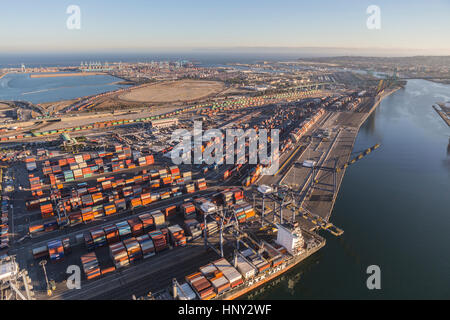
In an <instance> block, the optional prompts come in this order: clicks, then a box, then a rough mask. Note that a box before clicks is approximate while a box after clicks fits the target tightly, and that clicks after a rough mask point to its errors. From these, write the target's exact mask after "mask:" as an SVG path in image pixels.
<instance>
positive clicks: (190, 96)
mask: <svg viewBox="0 0 450 320" xmlns="http://www.w3.org/2000/svg"><path fill="white" fill-rule="evenodd" d="M224 89H225V85H224V84H223V83H222V82H217V81H196V80H181V81H169V82H163V83H157V84H149V85H148V86H145V87H142V88H139V89H136V90H132V91H131V92H128V93H125V94H123V95H120V96H119V99H120V100H125V101H134V102H153V103H158V102H177V101H191V100H197V99H201V98H203V97H207V96H209V95H213V94H217V93H219V92H221V91H222V90H224Z"/></svg>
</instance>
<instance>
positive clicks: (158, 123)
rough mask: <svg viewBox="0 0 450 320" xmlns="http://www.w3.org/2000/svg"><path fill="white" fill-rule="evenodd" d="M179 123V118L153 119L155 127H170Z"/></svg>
mask: <svg viewBox="0 0 450 320" xmlns="http://www.w3.org/2000/svg"><path fill="white" fill-rule="evenodd" d="M177 125H178V118H170V119H159V120H152V127H153V128H168V127H172V126H177Z"/></svg>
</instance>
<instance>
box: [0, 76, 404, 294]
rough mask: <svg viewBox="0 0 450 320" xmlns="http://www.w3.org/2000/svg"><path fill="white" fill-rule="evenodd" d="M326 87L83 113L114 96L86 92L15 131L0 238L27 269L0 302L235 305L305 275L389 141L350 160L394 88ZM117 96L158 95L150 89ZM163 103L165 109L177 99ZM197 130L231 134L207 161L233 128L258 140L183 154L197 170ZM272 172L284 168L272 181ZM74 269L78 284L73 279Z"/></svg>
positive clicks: (5, 170) (4, 140) (6, 142)
mask: <svg viewBox="0 0 450 320" xmlns="http://www.w3.org/2000/svg"><path fill="white" fill-rule="evenodd" d="M345 76H346V75H343V74H341V75H340V77H341V79H342V77H345ZM337 78H338V76H336V79H337ZM330 79H331V77H321V79H320V80H322V81H318V82H315V83H309V84H307V85H300V86H298V85H296V86H291V87H289V88H287V89H283V90H276V91H274V92H267V93H263V94H254V93H252V94H250V93H246V94H245V95H242V94H241V95H237V96H236V95H234V96H232V97H221V98H219V99H214V100H213V101H201V102H191V101H189V102H185V103H183V104H174V105H172V106H171V107H168V106H152V107H148V108H144V109H141V108H139V109H130V110H120V111H114V112H105V113H102V112H96V113H93V112H84V111H83V110H89V109H90V108H92V107H93V106H95V105H96V101H97V100H96V99H103V98H104V97H103V96H101V97H94V98H86V99H82V100H81V102H75V103H74V104H73V105H72V106H70V107H69V108H68V109H66V110H65V111H67V112H64V113H63V114H60V115H53V116H48V117H46V118H39V119H38V118H37V117H35V118H31V119H29V120H28V122H27V123H21V124H17V123H16V125H15V126H14V128H11V126H12V124H10V125H9V126H10V127H9V129H7V130H4V131H3V133H2V135H1V136H0V143H1V144H2V145H1V146H2V148H3V149H2V153H1V155H0V156H1V159H0V160H1V162H2V167H1V168H0V178H1V179H2V187H1V192H2V238H1V244H2V250H3V255H4V259H9V260H4V261H8V262H4V263H9V264H10V265H14V266H16V267H17V269H18V270H26V275H25V276H24V278H23V279H24V280H23V283H20V284H19V285H18V284H17V281H18V280H14V281H15V282H13V281H12V280H11V286H9V287H8V286H6V287H4V288H3V290H2V294H14V295H17V296H21V297H24V296H25V293H26V295H27V296H28V297H29V298H33V299H131V298H132V297H133V298H135V299H181V300H191V299H202V300H209V299H236V298H239V297H242V296H243V295H245V294H247V293H249V292H251V291H252V290H254V289H255V288H257V287H259V286H261V285H263V284H265V283H267V282H269V281H272V280H273V279H275V278H277V277H278V276H279V275H281V274H282V273H284V272H286V271H287V270H289V269H291V268H293V267H295V266H296V265H297V264H298V263H300V262H301V261H303V260H304V259H306V258H307V257H308V256H310V255H312V254H314V253H315V252H317V251H318V250H319V249H320V248H322V247H323V246H324V245H325V243H326V241H325V238H324V237H323V236H321V235H320V234H319V233H321V232H327V233H330V234H332V235H334V236H339V235H341V234H342V233H343V232H344V230H343V229H341V228H340V227H338V226H335V225H333V224H332V222H331V221H330V219H331V212H332V209H333V206H334V201H335V199H336V196H337V194H338V191H339V186H340V184H341V181H342V179H343V176H344V174H345V170H346V168H347V167H348V166H349V165H351V164H353V163H355V162H356V161H358V160H360V159H362V158H363V157H364V156H368V155H369V154H370V153H371V152H372V151H374V150H376V149H377V148H378V147H379V145H375V146H367V147H368V149H367V150H365V151H362V152H361V153H360V154H359V155H352V152H353V146H354V142H355V139H356V135H357V133H358V130H359V127H360V126H361V124H362V123H363V122H364V121H365V120H366V118H367V117H368V115H369V114H370V113H371V112H372V111H373V109H374V108H375V107H376V106H377V104H378V103H379V102H380V100H381V99H382V98H383V97H384V96H385V95H387V94H390V93H391V92H392V91H393V90H396V89H397V88H398V85H397V84H394V83H389V82H388V81H383V80H379V81H378V82H374V83H375V84H374V85H366V86H365V87H364V90H362V89H361V88H359V87H354V86H353V87H352V86H349V85H348V83H347V84H346V83H345V81H344V82H343V83H338V82H337V81H335V80H333V81H331V82H325V81H326V80H330ZM324 80H325V81H324ZM190 81H191V82H195V81H194V80H190ZM205 83H206V84H211V83H212V84H215V86H216V87H217V88H220V90H223V89H224V88H225V86H222V85H217V83H215V82H210V83H208V82H205ZM201 86H202V83H200V87H201ZM138 87H139V86H138ZM216 87H214V88H215V89H216ZM119 91H120V90H119ZM156 91H158V90H156ZM116 94H117V95H119V94H120V95H122V96H123V97H126V98H127V99H130V100H133V99H137V100H145V101H151V100H152V98H151V97H148V96H147V95H148V94H150V93H148V92H147V93H145V92H144V93H142V94H141V93H139V94H138V96H133V95H132V94H131V93H130V92H129V91H126V90H125V91H123V90H122V91H120V92H117V93H116ZM163 94H164V96H162V95H160V96H157V98H155V99H156V100H158V99H159V100H165V99H169V97H170V93H163ZM195 94H196V95H199V94H198V93H195ZM207 94H210V93H209V92H208V93H207ZM200 95H202V94H200ZM187 99H188V100H189V99H191V98H189V97H188V98H187ZM159 100H158V101H159ZM34 107H35V106H34ZM200 121H201V124H202V130H203V132H207V131H208V130H211V129H218V130H219V132H221V135H219V136H217V135H216V136H214V137H213V138H209V137H208V138H203V140H201V142H200V145H199V146H198V147H199V148H200V149H201V153H202V154H205V153H206V152H207V151H208V150H209V151H211V149H213V150H214V151H213V152H212V153H211V152H210V154H214V156H216V155H217V152H218V150H227V148H228V147H229V145H228V140H227V139H225V138H228V137H226V135H228V132H229V130H230V129H234V130H237V129H240V130H241V131H242V132H244V131H246V132H250V133H252V134H253V136H252V135H251V134H250V135H249V136H244V141H245V143H244V144H239V143H238V142H239V141H238V138H237V137H235V138H234V139H233V140H232V150H233V152H234V151H236V157H235V156H234V153H233V157H232V161H231V162H228V161H226V162H225V161H224V160H223V158H221V159H220V160H219V161H215V162H213V163H208V162H207V161H206V160H205V159H203V161H200V162H198V163H192V162H189V161H184V162H183V163H179V164H174V161H173V158H174V155H175V154H177V155H181V156H182V158H183V159H184V160H186V159H191V158H195V152H193V151H192V150H184V149H183V150H182V152H181V154H180V153H179V149H178V146H177V141H173V139H172V133H173V132H174V131H175V129H185V130H186V131H187V132H191V131H192V130H193V127H194V124H195V123H196V122H200ZM275 129H277V130H278V132H279V145H277V146H275V148H276V149H274V144H272V142H273V136H271V135H270V132H271V130H275ZM263 130H268V132H269V134H268V137H265V138H264V139H266V140H267V141H262V139H261V134H262V131H263ZM11 132H13V134H12V133H11ZM247 138H248V139H247ZM225 140H227V142H225ZM258 140H259V142H258ZM265 142H267V145H269V146H270V147H268V148H267V150H266V151H270V154H271V155H272V157H270V160H268V161H267V160H266V161H265V162H264V161H261V162H258V163H253V162H251V161H250V160H249V158H250V154H251V152H252V147H253V146H255V149H253V151H255V150H258V151H259V152H261V150H262V149H263V146H264V145H265ZM189 145H191V144H190V143H189ZM260 160H261V158H260ZM275 162H276V163H278V166H277V170H276V172H275V173H272V174H264V172H265V170H266V169H268V168H269V167H271V166H272V165H274V163H275ZM6 257H8V258H6ZM74 266H75V269H76V268H79V270H80V271H81V285H80V287H79V288H78V289H76V290H75V289H71V288H70V284H69V280H68V277H69V275H70V271H68V270H72V269H71V268H73V267H74ZM13 283H14V284H15V285H13ZM23 292H25V293H23Z"/></svg>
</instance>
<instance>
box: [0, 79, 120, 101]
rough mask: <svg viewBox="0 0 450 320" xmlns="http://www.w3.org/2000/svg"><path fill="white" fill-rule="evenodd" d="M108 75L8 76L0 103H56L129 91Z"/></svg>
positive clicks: (0, 86) (0, 84) (3, 81)
mask: <svg viewBox="0 0 450 320" xmlns="http://www.w3.org/2000/svg"><path fill="white" fill-rule="evenodd" d="M119 81H122V80H121V79H119V78H116V77H113V76H109V75H95V76H76V77H57V78H30V75H29V74H26V73H9V74H7V75H5V76H4V77H3V78H1V79H0V100H16V101H29V102H32V103H45V102H54V101H59V100H69V99H75V98H79V97H84V96H90V95H94V94H99V93H103V92H108V91H112V90H116V89H119V88H123V87H126V86H124V85H118V84H117V82H119Z"/></svg>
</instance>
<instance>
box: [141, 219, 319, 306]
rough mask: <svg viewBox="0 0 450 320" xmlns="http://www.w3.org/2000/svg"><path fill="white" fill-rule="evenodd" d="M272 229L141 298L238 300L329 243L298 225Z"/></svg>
mask: <svg viewBox="0 0 450 320" xmlns="http://www.w3.org/2000/svg"><path fill="white" fill-rule="evenodd" d="M272 227H273V229H272ZM272 227H270V229H272V232H273V234H275V233H276V236H274V235H273V234H271V233H270V232H265V233H263V234H261V235H259V236H258V237H257V241H256V240H251V239H250V240H251V241H248V240H249V238H248V237H247V238H245V237H244V238H241V240H240V241H239V243H240V247H241V249H238V248H235V249H234V252H233V253H232V254H231V255H229V258H228V259H227V258H224V257H222V258H219V259H217V260H215V261H211V262H210V263H209V264H207V265H204V266H201V267H199V268H198V271H197V272H194V273H191V274H187V275H186V276H185V277H184V279H173V281H172V284H168V287H167V288H165V289H164V290H161V291H159V292H156V293H154V294H152V293H150V294H148V295H147V296H144V297H140V298H139V299H140V300H234V299H238V298H240V297H242V296H244V295H245V294H247V293H249V292H251V291H253V290H255V289H256V288H258V287H260V286H262V285H264V284H266V283H268V282H269V281H272V280H274V279H275V278H277V277H279V276H280V275H282V274H283V273H285V272H287V271H288V270H290V269H292V268H293V267H295V266H296V265H298V264H299V263H300V262H301V261H303V260H305V259H306V258H307V257H309V256H311V255H312V254H314V253H315V252H317V251H318V250H319V249H320V248H322V247H323V246H324V245H325V243H326V241H325V239H324V238H323V237H321V236H319V235H318V234H316V233H314V232H309V231H306V230H303V229H301V228H300V227H299V225H298V222H295V223H285V224H276V225H273V226H272ZM253 236H254V235H253ZM252 238H253V237H252Z"/></svg>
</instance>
